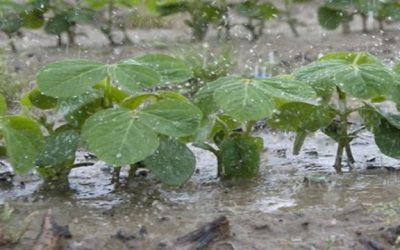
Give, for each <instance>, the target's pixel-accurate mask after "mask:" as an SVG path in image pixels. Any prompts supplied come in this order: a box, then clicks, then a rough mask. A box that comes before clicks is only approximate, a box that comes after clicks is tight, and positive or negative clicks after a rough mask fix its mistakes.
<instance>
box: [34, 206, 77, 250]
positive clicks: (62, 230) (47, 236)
mask: <svg viewBox="0 0 400 250" xmlns="http://www.w3.org/2000/svg"><path fill="white" fill-rule="evenodd" d="M71 237H72V235H71V233H70V232H69V228H68V226H60V225H58V224H57V223H56V221H55V220H54V217H53V215H52V212H51V210H50V209H49V210H48V211H47V212H46V214H45V215H44V217H43V223H42V226H41V229H40V233H39V235H38V237H37V238H36V240H35V243H34V245H33V247H32V250H54V249H59V248H60V247H61V246H62V239H64V238H71Z"/></svg>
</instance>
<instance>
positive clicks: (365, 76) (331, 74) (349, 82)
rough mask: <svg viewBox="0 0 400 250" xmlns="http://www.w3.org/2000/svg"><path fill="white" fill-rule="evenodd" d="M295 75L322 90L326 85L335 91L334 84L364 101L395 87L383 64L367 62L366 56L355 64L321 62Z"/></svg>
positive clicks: (332, 61)
mask: <svg viewBox="0 0 400 250" xmlns="http://www.w3.org/2000/svg"><path fill="white" fill-rule="evenodd" d="M294 76H295V77H296V78H297V79H299V80H301V81H305V82H307V83H309V84H311V85H314V84H315V85H317V86H318V85H319V87H320V88H323V86H324V85H325V86H326V88H331V85H332V84H334V85H336V86H338V87H339V88H341V89H342V91H344V92H346V93H347V94H350V95H352V96H354V97H357V98H361V99H370V98H373V97H376V96H381V95H386V94H388V93H389V92H390V89H391V87H392V86H393V84H394V76H393V74H392V72H390V71H389V70H388V69H387V68H386V67H384V66H382V65H381V64H379V63H370V61H367V60H366V59H363V57H362V54H360V56H358V57H356V58H355V59H354V61H353V62H350V61H349V60H345V59H343V60H341V59H332V60H323V61H318V62H315V63H312V64H309V65H307V66H304V67H302V68H300V69H298V70H297V71H295V72H294ZM321 83H323V85H321Z"/></svg>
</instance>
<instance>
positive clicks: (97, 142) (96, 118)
mask: <svg viewBox="0 0 400 250" xmlns="http://www.w3.org/2000/svg"><path fill="white" fill-rule="evenodd" d="M82 140H83V141H84V142H85V143H86V145H87V147H88V149H89V150H90V151H91V152H93V153H94V154H96V155H97V156H98V157H99V159H101V160H104V161H106V162H108V163H111V164H114V165H117V166H121V165H126V164H132V163H135V162H138V161H141V160H144V159H145V158H146V157H148V156H150V155H151V154H153V153H154V151H155V150H156V149H157V147H158V145H159V140H158V137H157V134H156V133H155V132H153V131H152V130H151V129H150V128H148V127H147V126H145V125H143V124H142V123H141V122H139V121H138V117H137V116H136V115H135V113H134V111H131V110H129V109H124V108H114V109H107V110H103V111H100V112H98V113H96V114H94V115H93V116H91V117H90V118H89V119H87V120H86V122H85V124H84V126H83V128H82Z"/></svg>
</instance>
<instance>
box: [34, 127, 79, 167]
mask: <svg viewBox="0 0 400 250" xmlns="http://www.w3.org/2000/svg"><path fill="white" fill-rule="evenodd" d="M79 139H80V135H79V133H78V132H77V131H76V130H64V131H58V132H55V133H53V134H51V135H50V136H47V137H46V138H45V146H44V149H43V151H42V152H41V153H40V154H39V156H38V158H37V160H36V165H37V166H40V167H46V166H55V165H62V164H64V163H66V162H73V161H74V159H75V152H76V150H77V148H78V143H79ZM65 167H68V166H65Z"/></svg>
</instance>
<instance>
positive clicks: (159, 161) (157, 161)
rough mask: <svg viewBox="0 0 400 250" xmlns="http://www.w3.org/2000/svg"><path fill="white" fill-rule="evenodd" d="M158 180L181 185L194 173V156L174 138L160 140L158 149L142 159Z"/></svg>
mask: <svg viewBox="0 0 400 250" xmlns="http://www.w3.org/2000/svg"><path fill="white" fill-rule="evenodd" d="M144 165H145V166H146V168H148V169H149V170H151V171H152V172H153V173H154V174H155V175H156V176H157V177H158V178H160V180H161V181H162V182H163V183H164V184H167V185H170V186H181V185H183V184H184V183H185V182H186V181H187V180H188V179H189V178H190V177H191V176H192V175H193V173H194V170H195V168H196V158H195V156H194V155H193V153H192V151H191V150H190V149H189V148H188V147H187V146H186V145H185V144H183V143H180V142H178V141H176V140H173V139H169V140H162V141H161V142H160V145H159V147H158V149H157V150H156V151H155V152H154V154H152V155H151V156H149V157H148V158H146V160H145V161H144Z"/></svg>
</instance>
